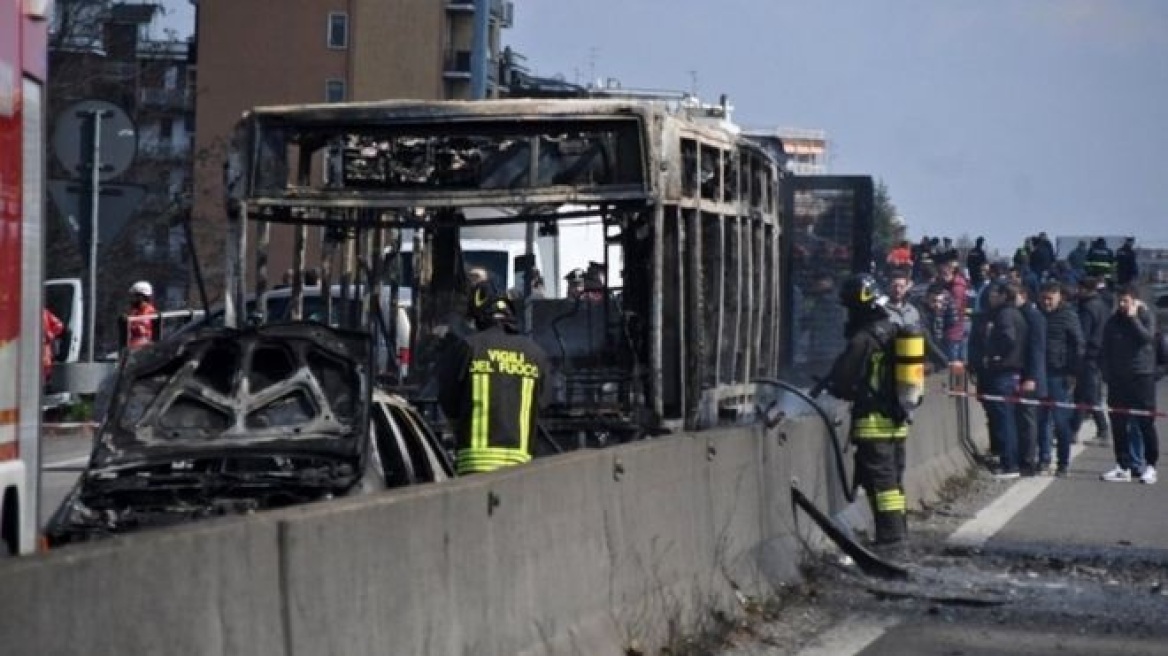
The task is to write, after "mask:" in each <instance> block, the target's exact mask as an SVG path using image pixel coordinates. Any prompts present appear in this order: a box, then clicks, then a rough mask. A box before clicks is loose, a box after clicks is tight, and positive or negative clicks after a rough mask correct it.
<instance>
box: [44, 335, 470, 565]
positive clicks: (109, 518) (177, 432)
mask: <svg viewBox="0 0 1168 656" xmlns="http://www.w3.org/2000/svg"><path fill="white" fill-rule="evenodd" d="M369 358H370V338H369V335H368V334H365V333H360V332H349V331H342V330H335V329H332V328H329V327H327V326H324V325H322V324H316V323H290V324H275V325H266V326H261V327H256V328H249V329H244V330H234V329H224V328H205V329H201V330H198V331H194V332H192V333H190V334H186V335H182V336H179V337H176V338H174V339H172V340H169V341H167V342H160V343H156V344H152V345H150V346H148V347H145V348H143V349H141V350H138V351H134V352H132V354H131V355H130V357H128V358H126V359H125V360H124V361H123V363H122V364H121V365H120V369H119V372H118V380H117V383H116V386H115V388H114V393H113V397H112V399H111V403H110V408H109V412H108V413H107V415H106V418H105V421H104V422H103V424H102V427H101V429H100V430H99V432H98V434H97V435H96V437H95V441H94V449H93V452H92V454H91V456H90V459H89V464H88V466H87V468H86V470H85V472H84V473H83V474H82V475H81V477H80V479H79V480H78V482H77V484H76V485H75V486H74V488H73V489H72V491H71V492H70V493H69V494H68V495H67V496H66V498H65V501H64V502H63V503H62V505H61V507H60V508H59V509H58V510H57V511H56V513H55V514H54V515H53V517H52V518H51V519H50V521H49V523H48V526H47V527H46V531H45V533H46V537H47V539H48V541H49V544H50V545H60V544H66V543H69V542H76V541H82V540H87V539H91V538H95V537H103V536H108V535H115V534H119V533H125V532H129V531H135V530H139V529H144V528H151V527H160V526H168V525H173V524H178V523H185V522H190V521H193V520H198V519H202V518H206V517H214V516H219V515H227V514H240V513H251V512H255V511H259V510H265V509H271V508H280V507H285V506H291V505H295V504H302V503H308V502H313V501H318V500H324V499H330V498H334V497H338V496H345V495H352V494H356V493H361V492H368V491H374V490H379V489H385V488H389V487H398V486H403V485H411V484H415V483H424V482H431V481H440V480H444V479H447V478H450V477H451V476H452V475H453V474H452V471H453V468H452V467H451V464H450V460H449V457H448V455H447V454H446V453H445V451H444V450H443V448H442V445H441V443H440V441H439V439H438V437H437V436H436V435H435V434H434V432H433V431H431V429H430V428H429V427H428V426H427V425H426V423H425V421H424V420H423V419H422V418H421V416H420V415H419V414H418V413H417V412H416V411H415V410H414V409H413V408H412V407H411V406H410V405H409V404H408V403H407V402H405V401H404V400H403V399H401V398H400V397H397V396H394V395H391V394H388V393H385V392H382V391H380V390H373V389H371V387H370V385H371V380H370V376H369V374H368V369H369Z"/></svg>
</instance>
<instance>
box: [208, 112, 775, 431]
mask: <svg viewBox="0 0 1168 656" xmlns="http://www.w3.org/2000/svg"><path fill="white" fill-rule="evenodd" d="M630 119H635V120H636V121H637V122H638V125H639V129H640V135H641V137H640V138H641V152H640V154H639V156H640V157H641V162H642V180H641V183H640V184H639V185H635V184H622V185H613V186H611V187H602V188H590V189H585V188H579V187H554V188H553V187H548V188H538V187H533V188H524V189H521V190H498V189H493V190H489V191H488V190H483V191H480V192H477V193H476V192H473V191H466V190H458V191H457V192H451V191H443V190H442V189H432V190H411V191H409V192H408V193H385V192H379V191H376V190H368V189H365V190H352V189H338V188H329V187H320V188H312V180H313V178H314V175H318V174H319V171H315V172H314V171H313V164H312V163H311V162H310V161H309V158H302V159H301V160H300V165H299V167H298V168H297V170H296V171H293V172H289V175H288V177H289V178H290V182H289V184H288V185H287V186H286V187H285V188H284V189H282V190H279V189H276V190H273V189H272V188H270V186H269V187H268V188H265V189H263V190H262V193H260V190H258V189H256V188H255V180H256V176H257V172H258V170H259V168H261V167H263V166H265V164H266V162H264V161H263V160H262V158H261V157H260V155H261V151H262V149H261V145H262V142H263V140H264V139H265V138H268V134H269V133H270V132H271V131H272V130H273V128H278V129H279V130H283V131H285V133H289V131H291V132H295V131H296V130H299V129H308V128H311V129H312V130H317V131H319V130H329V129H333V130H342V131H343V130H344V129H346V128H347V127H350V126H362V125H370V124H374V123H375V124H377V125H381V126H387V125H388V126H392V125H394V124H395V123H402V124H411V125H417V124H418V123H419V122H423V123H424V122H433V123H435V124H437V123H439V122H443V121H446V122H450V121H477V122H483V123H490V122H497V123H498V124H500V125H506V124H508V123H523V124H525V125H528V126H530V125H532V124H533V123H535V124H538V123H539V121H556V122H558V123H563V122H564V121H572V120H580V121H592V122H595V121H604V120H624V121H627V120H630ZM721 119H722V117H720V116H717V108H709V107H696V106H693V105H690V106H681V107H677V106H667V105H666V104H664V103H660V102H646V101H628V100H621V101H609V100H604V101H596V100H552V101H546V100H545V101H519V100H517V101H485V102H448V101H436V102H421V101H393V102H383V103H349V104H329V105H301V106H287V107H273V108H257V109H255V110H252V111H251V112H248V113H247V114H245V116H244V118H243V120H242V121H241V122H240V123H239V125H238V127H237V131H236V138H235V142H234V148H233V151H232V153H231V155H230V157H229V160H228V165H227V167H226V180H225V184H226V186H227V191H228V198H227V201H228V202H227V209H228V211H227V214H228V242H229V246H228V249H227V260H228V261H227V267H226V281H225V282H226V289H227V294H226V296H227V299H228V302H227V308H228V310H227V312H228V313H227V319H228V321H229V322H238V321H239V319H240V312H241V311H242V310H243V308H244V307H245V305H244V299H245V297H244V293H245V289H246V280H247V278H248V277H250V276H248V271H247V269H248V263H249V259H252V258H249V255H251V253H250V250H251V249H252V247H251V246H249V241H250V240H249V233H250V232H253V231H252V230H249V229H248V225H249V223H251V224H254V228H255V229H254V237H252V238H253V239H254V240H255V244H254V251H255V252H254V259H252V261H253V262H254V274H253V275H254V290H255V294H256V297H257V298H259V297H260V296H261V295H262V294H263V292H264V291H265V290H266V289H267V286H268V272H267V260H268V257H267V256H268V252H267V251H268V249H269V248H270V246H271V237H270V230H271V225H272V224H273V223H286V224H291V225H292V226H293V230H294V234H295V239H294V246H293V247H294V249H295V250H294V259H293V264H294V266H293V268H294V276H293V281H292V291H291V299H290V303H291V304H292V308H293V316H294V317H299V312H298V308H299V307H300V306H301V304H302V302H303V286H302V283H301V279H302V275H301V273H302V271H303V269H304V268H305V265H306V259H307V256H306V253H305V248H306V241H307V233H306V227H307V226H320V227H321V228H322V230H321V231H320V234H321V235H322V243H321V244H320V245H319V246H318V250H319V252H320V253H322V254H324V253H326V252H328V250H329V249H330V248H332V249H338V248H339V249H341V252H342V253H344V262H345V263H344V264H343V265H342V271H341V276H342V281H346V282H350V283H351V282H352V281H355V280H356V279H357V277H358V270H359V269H360V268H361V266H362V263H364V264H365V265H366V266H368V265H369V264H370V263H372V262H374V261H376V260H380V259H381V258H379V257H376V256H375V254H378V253H381V252H382V250H381V249H382V248H383V247H384V246H385V244H386V243H388V242H387V234H389V233H387V231H391V230H393V229H396V228H401V227H421V228H426V229H427V233H429V231H430V230H435V229H440V228H443V227H447V228H449V227H454V228H457V227H458V226H460V225H469V224H470V222H468V221H466V220H465V218H464V217H463V218H461V219H460V218H458V214H457V211H458V210H459V209H461V208H469V207H494V206H508V207H514V208H518V210H519V211H518V212H517V214H516V217H518V219H517V220H518V221H522V222H527V223H529V224H534V223H546V222H554V221H556V220H557V219H558V218H562V217H561V216H560V215H557V214H556V213H555V205H558V204H565V203H571V204H573V205H586V206H590V207H593V208H595V212H596V213H598V214H603V215H604V217H605V221H606V224H609V225H611V226H617V227H619V228H618V230H619V234H615V235H613V237H612V238H613V239H615V240H619V241H620V243H621V245H622V246H623V247H624V248H625V253H626V259H625V262H626V275H625V290H624V292H623V293H624V295H625V299H626V303H627V304H629V305H632V306H633V307H630V308H627V309H628V311H629V312H631V313H635V314H636V315H638V316H640V317H641V318H642V319H645V318H647V321H646V322H644V323H645V324H646V325H644V326H643V327H642V328H641V331H640V333H639V334H638V335H636V336H635V337H636V338H637V339H636V340H635V341H636V346H635V347H634V349H633V350H634V355H633V361H632V362H625V363H623V364H624V365H626V366H627V367H629V369H630V371H631V373H632V375H633V377H634V378H635V380H636V382H637V385H636V387H637V390H638V391H637V395H635V396H634V397H632V398H633V400H632V401H631V402H629V403H626V404H625V407H622V408H621V411H620V413H619V416H618V417H611V416H606V417H605V418H604V419H603V420H599V419H598V420H597V421H598V423H602V424H605V425H606V426H615V430H614V431H613V432H614V433H616V434H618V435H619V436H620V437H621V439H626V438H630V437H638V436H641V435H644V434H646V433H653V432H661V431H668V430H674V429H682V428H686V429H699V428H704V427H708V426H712V425H714V424H718V423H724V422H727V421H743V420H745V419H747V418H749V417H750V415H751V413H752V411H753V410H754V409H755V408H754V401H755V398H754V395H755V389H756V388H755V385H754V383H753V382H752V381H753V380H754V379H756V378H758V377H770V376H775V375H777V372H778V366H779V361H780V354H781V348H780V344H781V339H780V335H781V315H782V314H783V313H782V311H781V307H782V305H781V303H782V301H783V297H784V294H783V293H781V289H782V286H781V285H782V273H781V271H782V268H781V264H782V247H781V243H780V236H781V231H782V226H781V222H780V215H781V213H782V208H781V203H780V199H779V167H778V165H777V163H776V162H775V160H774V159H773V158H772V157H771V156H770V155H769V154H768V153H767V152H766V151H764V150H763V149H762V148H760V147H759V146H758V145H757V144H754V143H753V142H751V141H750V140H748V139H746V138H744V137H741V136H739V134H738V132H737V130H735V129H731V128H728V127H727V124H726V123H725V121H724V120H721ZM278 146H279V144H277V147H278ZM531 152H532V159H531V162H530V174H531V176H532V178H533V180H534V179H538V167H539V161H538V156H537V155H538V150H537V146H536V144H535V143H534V142H533V144H532V146H531ZM306 162H307V163H306ZM317 168H319V162H318V165H317ZM549 208H550V209H549ZM338 233H339V234H342V238H341V239H340V240H339V241H336V242H335V243H333V244H332V245H331V246H330V245H329V244H326V243H323V235H327V234H332V235H334V237H335V236H336V235H337V234H338ZM529 233H530V229H529ZM454 241H455V243H457V240H456V239H455V240H454ZM638 248H639V249H641V251H642V252H643V251H645V250H647V251H648V257H647V258H645V260H644V261H642V262H641V267H640V269H639V270H638V269H636V267H632V266H630V262H629V259H628V257H627V255H628V254H629V251H630V249H631V250H634V251H636V249H638ZM325 264H326V262H325V261H324V260H323V259H322V267H321V275H322V280H321V284H322V286H323V285H328V284H329V282H330V280H331V277H332V275H333V274H334V273H335V272H332V271H329V270H328V268H327V267H326V266H325ZM378 279H380V277H378ZM634 287H636V288H639V290H640V292H639V294H638V293H637V292H634V291H633V288H634ZM421 291H422V290H421V289H420V288H419V289H416V293H417V295H416V297H415V303H416V304H419V305H422V306H423V307H424V306H425V305H426V304H427V303H429V304H431V305H433V304H434V303H436V301H435V300H433V299H423V298H421ZM460 291H461V290H446V292H447V294H446V296H447V298H446V301H449V300H450V298H452V297H455V296H457V294H458V293H459V292H460ZM353 292H354V294H357V293H362V294H364V296H365V297H366V298H365V299H364V307H365V308H366V309H368V308H371V307H373V304H372V303H371V302H370V300H369V297H373V298H378V297H376V296H373V294H375V293H379V291H378V290H376V289H370V288H369V287H366V288H365V289H364V291H359V290H358V289H356V288H354V290H353ZM324 297H325V298H326V299H329V298H331V295H329V294H324ZM439 300H440V299H439ZM449 305H450V304H449V303H448V307H449ZM454 307H457V304H454ZM415 311H417V312H419V315H418V316H421V314H420V313H421V312H423V310H418V308H417V307H415ZM363 316H364V317H366V319H365V321H364V324H363V325H364V327H367V328H370V329H372V328H374V326H373V321H372V318H371V317H372V313H371V312H368V311H367V312H365V313H364V314H363ZM419 323H420V322H418V321H415V323H414V327H415V336H414V341H415V343H416V341H417V338H418V333H419ZM229 325H232V324H231V323H229ZM416 352H417V351H416V349H415V353H416ZM415 369H416V367H415ZM591 417H592V418H596V416H591ZM589 418H590V415H587V414H586V413H585V414H584V415H573V416H564V417H556V416H551V417H549V418H548V421H547V422H546V423H547V426H549V427H550V428H549V430H550V431H551V432H553V433H555V432H556V431H557V426H563V427H565V429H564V432H565V433H568V432H570V431H578V430H579V429H580V426H581V423H582V422H581V420H582V419H584V420H587V419H589ZM606 430H607V429H606Z"/></svg>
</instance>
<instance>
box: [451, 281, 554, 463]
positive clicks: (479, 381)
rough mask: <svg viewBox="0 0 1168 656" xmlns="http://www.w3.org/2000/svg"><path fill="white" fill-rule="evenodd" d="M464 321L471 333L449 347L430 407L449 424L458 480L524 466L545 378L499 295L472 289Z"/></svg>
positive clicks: (542, 364) (541, 359)
mask: <svg viewBox="0 0 1168 656" xmlns="http://www.w3.org/2000/svg"><path fill="white" fill-rule="evenodd" d="M469 314H470V318H471V319H472V320H473V321H474V323H475V327H476V329H477V332H474V333H472V334H471V335H469V336H467V337H466V338H465V339H463V340H462V341H461V342H459V343H458V344H457V345H456V346H455V347H454V348H452V349H451V352H450V353H449V354H448V355H447V357H445V358H444V359H443V362H442V363H441V364H440V365H439V370H438V385H439V388H438V401H439V403H440V404H441V406H442V412H443V413H445V415H446V417H447V418H448V419H449V420H450V421H451V423H452V424H453V425H454V434H455V469H456V470H457V472H458V473H459V474H460V475H461V474H472V473H477V472H488V471H494V470H496V469H500V468H502V467H509V466H511V465H519V464H523V463H526V462H529V461H530V460H531V456H532V450H533V445H534V440H535V439H536V430H537V421H538V418H539V410H540V408H541V407H543V406H544V405H546V400H545V396H546V394H547V392H546V389H547V385H546V381H547V376H548V374H549V373H550V369H549V365H548V359H547V355H546V354H545V353H544V351H543V349H541V348H540V347H539V345H538V344H536V343H535V341H533V340H532V339H531V338H530V337H527V336H526V335H523V334H521V333H520V332H519V330H518V328H517V327H516V324H515V310H514V307H513V306H512V304H511V301H510V300H508V299H507V298H506V297H505V296H501V295H497V294H494V293H493V291H492V289H491V287H490V286H489V285H487V284H479V285H476V287H475V288H474V289H473V290H472V292H471V298H470V308H469Z"/></svg>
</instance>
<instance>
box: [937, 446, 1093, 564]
mask: <svg viewBox="0 0 1168 656" xmlns="http://www.w3.org/2000/svg"><path fill="white" fill-rule="evenodd" d="M1085 448H1086V447H1084V446H1083V440H1081V439H1080V440H1079V441H1078V442H1076V443H1075V444H1072V445H1071V462H1074V461H1075V458H1076V457H1078V455H1079V454H1080V453H1082V452H1083V450H1084V449H1085ZM1055 480H1056V479H1055V478H1054V477H1052V476H1035V477H1033V478H1020V479H1018V480H1017V482H1015V483H1014V484H1013V485H1011V486H1010V489H1008V490H1006V491H1005V492H1004V493H1003V494H1002V496H1000V497H998V498H997V499H996V500H995V501H994V502H993V503H991V504H990V505H988V506H986V507H985V508H982V509H981V511H980V512H978V513H977V515H976V516H975V517H974V518H973V519H971V520H969V521H968V522H966V523H964V524H962V525H961V528H958V529H957V530H956V531H954V532H953V534H952V535H950V536H949V539H948V540H947V542H948V543H949V544H951V545H954V546H959V547H973V548H978V547H981V546H982V545H984V544H985V543H986V540H989V539H990V538H991V537H993V535H994V534H995V533H997V532H998V531H1000V530H1002V527H1003V526H1005V525H1006V524H1008V523H1009V522H1010V520H1011V519H1013V518H1014V516H1015V515H1017V514H1018V513H1020V512H1022V509H1023V508H1025V507H1026V506H1028V505H1030V502H1031V501H1034V499H1035V498H1037V497H1038V495H1039V494H1041V493H1042V491H1043V490H1045V489H1046V487H1047V486H1048V485H1050V484H1051V483H1053V482H1054V481H1055Z"/></svg>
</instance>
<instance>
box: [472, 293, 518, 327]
mask: <svg viewBox="0 0 1168 656" xmlns="http://www.w3.org/2000/svg"><path fill="white" fill-rule="evenodd" d="M468 300H469V301H470V303H469V306H470V307H469V308H467V314H468V315H470V318H471V319H472V320H474V322H475V324H476V325H478V326H479V328H480V329H481V328H483V327H486V326H489V325H491V324H493V323H495V320H496V319H501V318H512V317H514V316H515V306H514V305H513V304H512V303H511V299H509V298H507V296H505V295H502V294H499V293H497V292H496V291H495V286H494V285H492V284H491V283H490V282H480V283H477V284H476V285H475V286H474V288H473V289H471V292H470V299H468Z"/></svg>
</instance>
